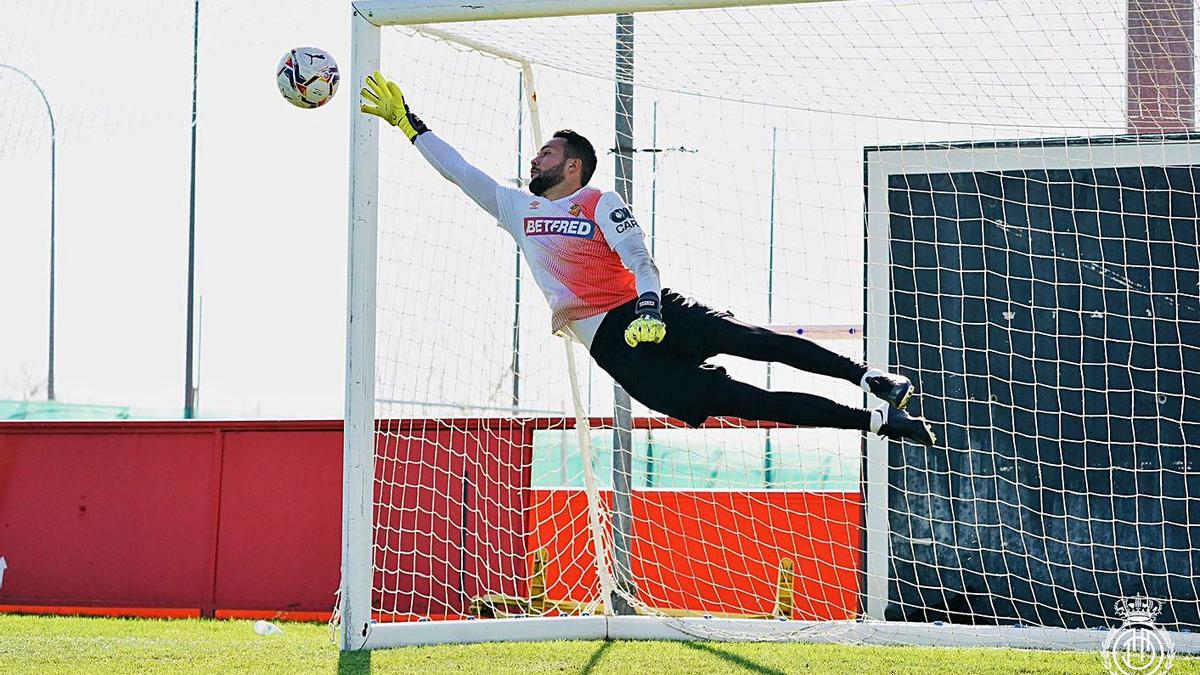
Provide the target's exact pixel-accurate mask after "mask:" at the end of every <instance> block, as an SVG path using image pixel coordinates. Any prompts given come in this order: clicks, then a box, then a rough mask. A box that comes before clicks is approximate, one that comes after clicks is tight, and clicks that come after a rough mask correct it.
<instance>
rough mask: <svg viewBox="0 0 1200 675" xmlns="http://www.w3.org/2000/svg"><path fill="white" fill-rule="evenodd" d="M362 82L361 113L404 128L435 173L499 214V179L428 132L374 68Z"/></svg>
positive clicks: (395, 88)
mask: <svg viewBox="0 0 1200 675" xmlns="http://www.w3.org/2000/svg"><path fill="white" fill-rule="evenodd" d="M366 85H367V86H365V87H363V89H362V91H361V92H359V93H360V94H361V95H362V99H363V103H362V106H361V108H360V109H361V110H362V111H363V112H364V113H367V114H368V115H375V116H376V117H379V118H380V119H382V120H383V121H385V122H387V123H388V124H390V125H392V126H394V127H396V128H397V129H399V130H400V131H402V132H404V135H405V136H407V137H408V140H410V141H412V144H413V145H415V146H416V147H417V150H418V151H420V153H421V156H422V157H424V158H425V160H426V161H428V162H429V163H430V165H432V166H433V168H435V169H437V171H438V173H440V174H442V176H443V177H445V178H446V180H449V181H450V182H452V183H454V184H455V185H457V186H458V187H460V188H462V191H463V192H465V193H466V194H467V196H468V197H470V198H471V199H472V200H473V201H474V202H475V203H476V204H478V205H479V206H480V207H481V208H483V210H484V211H487V212H488V213H490V214H491V215H492V217H493V218H499V217H500V205H499V203H498V201H497V200H496V190H497V189H498V188H499V187H500V185H499V183H497V182H496V181H495V180H493V179H492V177H491V176H489V175H487V174H486V173H484V172H482V171H480V170H479V169H477V168H475V167H474V166H472V165H471V164H469V163H468V162H467V160H465V159H463V156H462V155H461V154H459V153H458V151H457V150H455V149H454V148H452V147H450V145H449V144H447V143H446V142H445V141H443V140H442V139H440V138H438V137H437V135H436V134H434V133H433V132H431V131H430V130H429V127H427V126H425V123H424V122H422V121H421V118H420V117H417V116H416V115H415V114H413V112H412V110H411V109H409V107H408V104H407V103H406V102H405V101H404V94H403V92H401V91H400V87H399V85H397V84H396V83H395V82H391V81H389V80H388V79H387V78H385V77H384V76H383V75H382V74H381V73H378V72H376V73H375V74H374V75H370V76H368V77H367V81H366Z"/></svg>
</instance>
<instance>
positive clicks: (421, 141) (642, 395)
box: [361, 72, 935, 445]
mask: <svg viewBox="0 0 1200 675" xmlns="http://www.w3.org/2000/svg"><path fill="white" fill-rule="evenodd" d="M361 95H362V99H363V102H362V106H361V110H362V112H364V113H367V114H370V115H375V116H377V117H379V118H381V119H383V120H384V121H385V122H387V123H388V124H391V125H392V126H394V127H397V128H398V129H400V130H401V131H402V132H404V135H405V136H407V137H408V140H410V141H412V143H413V145H415V146H416V148H417V150H418V151H419V152H420V153H421V155H422V156H423V157H425V159H426V160H427V161H428V162H429V163H430V164H431V165H433V168H435V169H437V171H438V172H439V173H441V174H442V175H443V176H445V177H446V178H447V179H448V180H450V181H451V182H453V183H454V184H455V185H457V186H458V187H459V188H461V189H462V190H463V192H465V193H466V194H467V196H468V197H470V198H471V199H472V200H473V201H474V202H475V203H476V204H478V205H479V206H480V207H482V208H483V210H484V211H487V212H488V213H489V214H491V215H492V216H493V217H494V218H495V219H496V221H497V222H498V223H499V224H500V226H501V227H503V228H504V229H505V231H507V232H508V233H509V234H510V235H512V237H513V239H515V240H516V242H517V246H519V247H520V249H521V252H522V253H523V254H524V256H525V259H526V260H527V261H528V263H529V267H530V269H531V270H532V271H533V276H534V280H535V281H536V282H537V285H538V287H539V288H540V289H541V290H542V293H543V294H544V295H545V296H546V300H547V301H548V302H549V303H550V308H551V312H552V317H551V324H552V325H551V330H553V331H554V332H559V331H565V332H569V334H570V335H571V336H573V337H574V338H575V339H576V340H578V341H579V342H581V343H582V344H583V345H584V346H586V347H587V349H588V351H589V352H590V353H591V355H592V358H593V359H595V361H596V364H597V365H599V366H600V367H601V368H603V369H604V370H605V371H606V372H607V373H608V374H609V375H611V376H612V378H613V379H614V380H616V381H617V382H618V383H619V384H620V385H621V386H622V387H624V388H625V390H626V391H628V392H629V395H630V396H632V397H633V398H635V399H637V400H638V401H640V402H641V403H643V404H644V405H645V406H646V407H648V408H651V409H653V410H656V411H658V412H661V413H665V414H667V415H670V416H671V417H675V418H676V419H680V420H682V421H684V422H686V423H687V424H689V425H692V426H700V425H701V424H703V423H704V421H705V420H706V419H707V418H709V417H710V416H732V417H740V418H743V419H747V420H769V421H772V422H780V423H784V424H793V425H796V426H801V427H832V428H836V429H859V430H862V431H870V432H874V433H878V434H880V435H882V436H885V437H887V438H892V439H907V440H910V441H914V442H916V443H920V444H923V445H933V443H934V442H935V438H934V435H933V432H932V431H931V430H930V429H929V426H928V425H927V424H926V423H925V421H924V420H922V419H920V418H918V417H914V416H911V415H909V414H908V413H906V412H904V407H905V405H906V404H907V403H908V399H909V397H910V395H911V394H912V393H913V386H912V383H911V382H910V381H909V380H908V379H907V378H905V377H901V376H899V375H891V374H888V373H884V372H882V371H880V370H878V369H874V368H870V367H868V366H867V365H866V364H863V363H859V362H857V361H855V360H853V359H850V358H848V357H845V356H842V355H840V354H837V353H836V352H832V351H830V350H828V349H825V348H824V347H821V346H820V345H818V344H816V343H815V342H812V341H811V340H808V339H806V338H803V337H801V336H799V335H790V334H784V333H776V332H774V331H772V330H769V329H767V328H762V327H759V326H753V325H750V324H746V323H743V322H741V321H738V320H737V319H735V318H734V317H733V315H732V314H730V313H728V312H720V311H716V310H713V309H710V308H708V307H706V306H704V305H703V304H701V303H699V302H697V301H695V300H692V299H689V298H686V297H684V296H682V295H680V294H678V293H676V292H674V291H671V290H669V289H664V288H661V285H660V282H659V274H658V269H657V268H656V267H655V265H654V261H653V260H652V259H651V258H650V252H649V251H647V250H646V246H645V243H644V241H643V237H642V230H641V228H640V227H639V226H638V222H637V220H636V219H635V218H634V216H633V214H632V213H631V212H630V209H629V206H628V205H626V204H625V202H624V201H623V200H622V199H621V197H620V196H619V195H617V194H616V193H615V192H605V191H602V190H599V189H597V188H594V187H589V186H588V182H589V181H590V180H591V178H592V173H593V172H594V171H595V170H596V152H595V150H594V149H593V148H592V144H591V143H590V142H588V140H587V139H586V138H584V137H583V136H581V135H579V134H578V133H576V132H574V131H571V130H569V129H563V130H561V131H557V132H555V133H554V137H553V138H551V139H550V140H549V141H547V142H546V144H545V145H543V146H542V147H541V149H540V150H539V151H538V153H537V156H536V157H534V158H533V159H532V160H531V161H530V165H529V178H530V181H529V192H525V191H523V190H517V189H514V188H509V187H505V186H502V185H500V184H499V183H497V182H496V181H495V180H493V179H492V178H490V177H489V176H488V175H487V174H485V173H483V172H482V171H480V170H479V169H477V168H475V167H474V166H472V165H470V164H468V163H467V162H466V160H464V159H463V157H462V155H460V154H459V153H458V152H457V151H456V150H455V149H454V148H452V147H450V146H449V145H448V144H446V142H445V141H443V140H442V139H441V138H438V137H437V136H436V135H435V134H434V133H433V132H431V131H430V130H429V128H428V127H427V126H426V125H425V123H424V122H422V121H421V119H420V118H418V117H417V116H416V115H414V114H413V112H412V110H410V109H409V107H408V105H407V104H406V103H405V101H404V95H403V94H402V93H401V91H400V87H399V86H397V85H396V83H395V82H389V81H388V80H387V79H386V78H384V77H383V75H381V74H380V73H378V72H377V73H375V74H374V75H372V76H370V77H368V78H367V80H366V87H364V88H363V89H362V92H361ZM717 354H730V355H733V356H740V357H743V358H747V359H753V360H756V361H776V362H779V363H784V364H786V365H789V366H792V367H793V368H798V369H800V370H805V371H808V372H812V373H818V374H821V375H827V376H830V377H836V378H840V379H843V380H846V381H848V382H852V383H854V384H856V385H859V386H860V387H862V388H863V389H864V390H865V391H867V392H869V393H872V394H874V395H875V396H877V397H878V398H880V399H882V400H883V401H884V402H883V403H882V404H881V405H880V406H879V407H877V408H875V409H863V408H855V407H851V406H847V405H843V404H841V403H837V402H835V401H831V400H829V399H827V398H824V397H821V396H815V395H813V394H805V393H796V392H783V391H766V390H763V389H760V388H758V387H755V386H753V385H750V384H746V383H744V382H739V381H737V380H734V379H733V378H731V377H729V375H727V374H726V372H725V369H724V368H720V367H718V366H714V365H712V364H709V363H707V362H706V361H707V359H709V358H710V357H712V356H715V355H717Z"/></svg>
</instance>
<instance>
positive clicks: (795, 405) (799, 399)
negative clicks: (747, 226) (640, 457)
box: [591, 289, 871, 431]
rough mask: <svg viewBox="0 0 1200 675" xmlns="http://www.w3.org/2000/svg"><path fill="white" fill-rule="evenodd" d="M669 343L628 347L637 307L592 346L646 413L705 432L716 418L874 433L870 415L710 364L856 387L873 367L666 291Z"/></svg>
mask: <svg viewBox="0 0 1200 675" xmlns="http://www.w3.org/2000/svg"><path fill="white" fill-rule="evenodd" d="M662 300H663V321H664V322H665V323H666V324H667V336H666V338H664V339H663V341H662V342H661V343H660V344H653V343H642V344H640V345H638V346H637V347H634V348H631V347H630V346H629V345H628V344H626V343H625V328H626V326H628V325H629V322H630V321H632V320H633V319H634V313H633V309H634V302H635V301H632V300H631V301H630V302H627V303H625V304H624V305H621V306H620V307H617V308H616V309H613V310H610V311H609V312H608V315H607V316H606V317H605V318H604V321H602V322H601V323H600V328H599V329H598V330H597V331H596V337H595V339H594V340H593V342H592V348H591V353H592V358H594V359H595V360H596V364H597V365H599V366H600V367H601V368H603V369H604V370H605V371H606V372H607V373H608V374H609V375H611V376H612V377H613V379H614V380H616V381H617V383H619V384H620V385H621V386H622V387H624V388H625V391H627V392H629V395H630V396H632V397H633V398H635V399H637V400H638V401H640V402H641V403H642V404H643V405H645V406H646V407H648V408H650V409H652V410H656V411H658V412H661V413H664V414H667V415H670V416H671V417H674V418H676V419H680V420H683V421H684V422H686V423H688V424H690V425H692V426H700V425H702V424H703V423H704V420H705V419H707V418H709V417H711V416H730V417H741V418H742V419H746V420H766V421H771V422H781V423H784V424H794V425H796V426H804V427H830V428H834V429H861V430H864V431H866V430H869V429H870V424H871V412H870V411H869V410H864V409H861V408H853V407H850V406H847V405H843V404H841V403H837V402H835V401H831V400H829V399H827V398H824V397H822V396H816V395H813V394H803V393H798V392H786V391H766V390H764V389H760V388H758V387H755V386H753V385H750V384H746V383H745V382H739V381H737V380H734V379H733V378H731V377H729V375H728V374H727V373H726V372H725V369H724V368H721V367H719V366H714V365H712V364H710V363H706V360H707V359H709V358H710V357H713V356H715V355H717V354H729V355H731V356H740V357H743V358H747V359H753V360H755V361H776V362H779V363H783V364H786V365H789V366H791V367H793V368H798V369H800V370H804V371H808V372H810V373H817V374H819V375H828V376H830V377H836V378H840V379H843V380H847V381H849V382H853V383H854V384H855V385H857V384H858V383H859V380H860V379H862V376H863V373H865V372H867V366H866V365H864V364H862V363H859V362H857V361H855V360H853V359H850V358H847V357H845V356H842V355H841V354H838V353H836V352H833V351H830V350H828V349H826V348H824V347H822V346H820V345H818V344H817V343H815V342H813V341H811V340H809V339H807V338H803V337H800V336H799V335H791V334H786V333H776V332H774V331H772V330H770V329H768V328H763V327H761V326H753V325H750V324H747V323H743V322H741V321H738V320H737V319H735V318H734V317H733V315H732V314H730V313H729V312H718V311H716V310H714V309H711V308H709V307H706V306H704V305H703V304H701V303H699V302H697V301H695V300H690V299H688V298H685V297H683V296H681V295H679V294H678V293H675V292H673V291H670V290H667V289H663V294H662Z"/></svg>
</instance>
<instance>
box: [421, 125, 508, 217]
mask: <svg viewBox="0 0 1200 675" xmlns="http://www.w3.org/2000/svg"><path fill="white" fill-rule="evenodd" d="M414 145H416V146H417V150H419V151H420V152H421V155H422V156H423V157H424V158H425V159H426V161H428V162H429V163H430V164H431V165H432V166H433V168H435V169H437V171H438V173H440V174H442V176H444V177H445V178H446V180H448V181H450V182H451V183H454V184H455V185H457V186H458V187H460V188H462V191H463V192H465V193H467V196H468V197H470V198H471V199H472V200H473V201H474V202H475V203H476V204H478V205H479V206H480V207H482V208H483V210H484V211H487V212H488V213H490V214H491V215H492V217H493V218H496V219H500V203H499V200H498V199H497V197H496V192H497V191H498V189H499V188H500V187H501V186H500V184H499V183H497V182H496V181H495V180H493V179H492V177H491V176H489V175H487V174H486V173H484V172H482V171H480V170H479V169H477V168H475V167H474V166H471V165H470V164H468V163H467V160H465V159H463V156H462V155H460V154H459V153H458V151H457V150H455V149H454V148H452V147H450V145H449V144H448V143H446V141H443V140H442V139H440V138H438V137H437V136H436V135H434V133H433V132H432V131H428V132H425V133H423V134H421V135H420V136H417V140H416V142H415V143H414Z"/></svg>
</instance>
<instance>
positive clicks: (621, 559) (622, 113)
mask: <svg viewBox="0 0 1200 675" xmlns="http://www.w3.org/2000/svg"><path fill="white" fill-rule="evenodd" d="M616 82H617V100H616V104H617V106H616V120H615V125H614V126H615V129H616V141H617V147H616V166H615V171H614V174H615V177H616V184H617V185H616V187H617V193H618V194H620V195H621V198H622V199H624V200H625V203H627V204H630V203H632V202H633V15H632V14H618V15H617V59H616ZM613 408H614V410H613V417H614V420H613V422H614V424H613V526H612V528H613V562H614V563H615V569H614V572H615V573H616V585H617V588H618V589H620V590H622V591H624V592H625V593H628V594H633V593H635V592H636V589H635V588H634V585H633V573H632V569H631V567H630V563H629V553H630V549H631V547H630V539H631V538H632V533H633V512H632V504H631V498H630V490H631V483H632V478H633V477H632V470H633V431H632V427H633V405H632V403H631V401H630V400H629V393H628V392H626V391H625V390H624V389H622V388H621V385H619V384H616V383H613ZM610 600H611V602H612V611H613V613H614V614H633V613H634V610H633V607H631V606H630V604H629V603H628V602H627V601H626V600H625V598H623V597H620V595H618V594H617V593H615V592H614V593H613V594H612V597H611V598H610Z"/></svg>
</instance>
